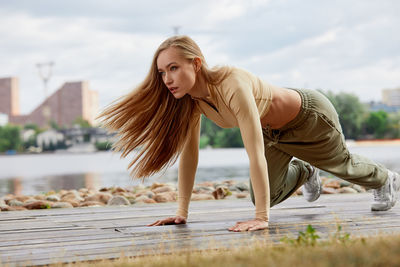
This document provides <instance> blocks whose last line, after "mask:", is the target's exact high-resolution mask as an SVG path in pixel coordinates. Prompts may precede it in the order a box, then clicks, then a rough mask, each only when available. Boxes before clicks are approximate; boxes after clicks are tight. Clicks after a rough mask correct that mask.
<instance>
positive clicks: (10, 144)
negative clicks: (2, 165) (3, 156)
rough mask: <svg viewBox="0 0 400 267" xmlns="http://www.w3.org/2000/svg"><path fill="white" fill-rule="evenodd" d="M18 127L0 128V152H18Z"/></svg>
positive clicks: (20, 142) (6, 126)
mask: <svg viewBox="0 0 400 267" xmlns="http://www.w3.org/2000/svg"><path fill="white" fill-rule="evenodd" d="M20 131H21V130H20V127H18V126H13V125H9V124H8V125H5V126H3V127H1V126H0V152H5V151H7V150H19V149H20V148H21V144H22V140H21V135H20Z"/></svg>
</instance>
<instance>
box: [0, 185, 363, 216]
mask: <svg viewBox="0 0 400 267" xmlns="http://www.w3.org/2000/svg"><path fill="white" fill-rule="evenodd" d="M321 179H322V183H323V191H322V193H323V194H336V193H357V192H366V190H365V188H364V187H362V186H359V185H354V184H350V183H349V182H347V181H343V180H340V179H334V178H326V177H321ZM232 192H234V193H233V194H232ZM177 194H178V193H177V185H176V184H172V183H157V182H155V183H153V184H152V185H150V186H145V185H144V184H139V185H137V186H127V187H126V188H122V187H109V188H107V187H103V188H101V189H99V190H94V189H87V188H80V189H79V190H75V189H73V190H60V191H58V192H55V191H50V192H47V193H45V194H39V195H36V196H24V195H18V196H15V195H13V194H8V195H6V196H3V197H0V211H15V210H26V209H47V208H76V207H102V206H105V205H110V206H111V205H133V204H137V203H146V204H154V203H165V202H175V201H176V200H177ZM301 194H302V191H301V188H299V189H298V190H297V191H296V192H295V193H294V194H293V195H301ZM248 197H249V185H248V182H238V183H235V182H234V181H232V180H228V181H222V182H221V181H218V182H211V181H206V182H202V183H199V184H196V185H195V186H194V188H193V192H192V196H191V200H194V201H197V200H213V199H226V198H248Z"/></svg>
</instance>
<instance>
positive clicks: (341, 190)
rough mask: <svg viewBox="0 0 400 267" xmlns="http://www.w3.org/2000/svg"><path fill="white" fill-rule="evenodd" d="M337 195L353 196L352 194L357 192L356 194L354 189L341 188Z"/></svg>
mask: <svg viewBox="0 0 400 267" xmlns="http://www.w3.org/2000/svg"><path fill="white" fill-rule="evenodd" d="M338 193H341V194H354V193H358V192H357V190H355V189H354V188H351V187H342V188H340V189H338Z"/></svg>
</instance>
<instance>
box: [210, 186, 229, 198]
mask: <svg viewBox="0 0 400 267" xmlns="http://www.w3.org/2000/svg"><path fill="white" fill-rule="evenodd" d="M212 195H213V196H214V198H215V199H223V198H225V197H226V196H229V195H232V192H231V191H229V189H228V188H226V187H224V186H220V187H218V188H217V189H215V190H214V191H213V192H212Z"/></svg>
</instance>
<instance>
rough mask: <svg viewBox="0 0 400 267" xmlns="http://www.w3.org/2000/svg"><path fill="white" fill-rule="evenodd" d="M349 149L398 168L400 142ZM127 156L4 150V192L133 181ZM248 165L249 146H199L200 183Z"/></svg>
mask: <svg viewBox="0 0 400 267" xmlns="http://www.w3.org/2000/svg"><path fill="white" fill-rule="evenodd" d="M349 149H350V151H351V152H353V153H357V154H360V155H364V156H366V157H369V158H371V159H373V160H375V161H376V162H379V163H382V164H384V165H385V166H387V167H388V168H389V169H392V170H395V171H399V172H400V145H391V146H384V145H381V146H351V147H349ZM129 160H130V158H129V159H120V158H119V155H118V154H112V153H110V152H98V153H87V154H75V153H74V154H67V153H64V154H63V153H56V154H37V155H15V156H0V196H3V195H6V194H8V193H13V194H24V195H34V194H39V193H42V192H48V191H50V190H60V189H79V188H82V187H86V188H94V189H100V188H101V187H110V186H121V187H124V186H132V185H133V186H134V185H138V184H140V183H141V181H140V180H132V179H131V178H130V177H129V172H128V171H127V170H126V167H127V166H128V163H129ZM177 175H178V171H177V164H174V165H173V166H172V167H170V168H169V169H168V170H166V171H165V172H164V173H160V174H158V175H156V176H154V177H150V178H149V179H147V180H146V181H144V184H145V185H147V184H151V183H153V182H163V183H165V182H173V183H175V182H176V181H177ZM248 177H249V165H248V158H247V154H246V151H245V150H244V149H242V148H239V149H204V150H200V155H199V166H198V170H197V175H196V183H199V182H201V181H215V180H217V181H218V180H227V179H230V180H237V181H247V180H248Z"/></svg>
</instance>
